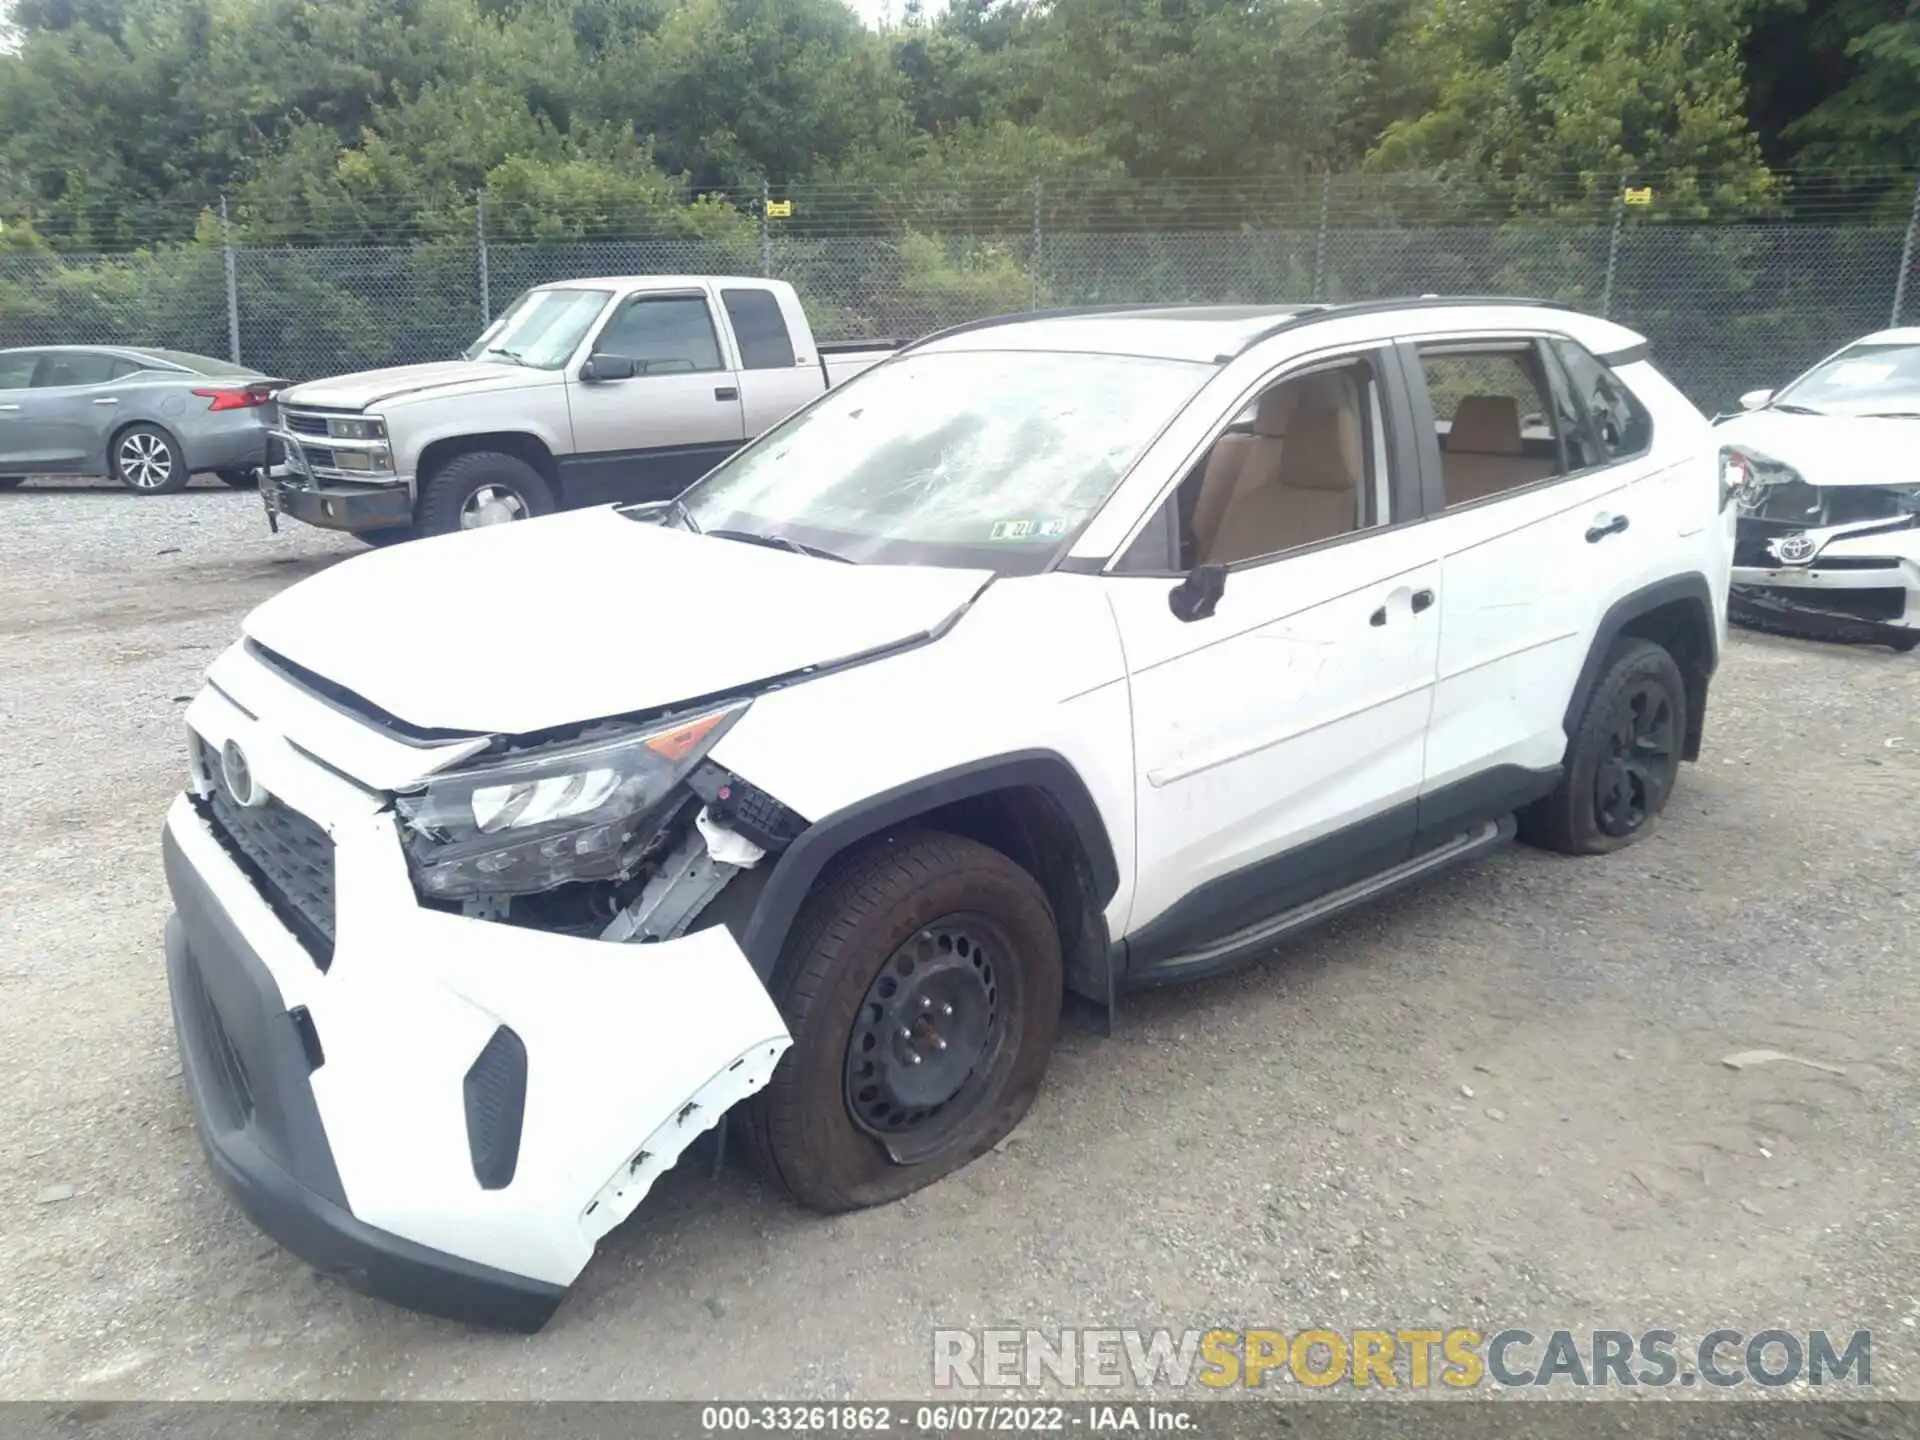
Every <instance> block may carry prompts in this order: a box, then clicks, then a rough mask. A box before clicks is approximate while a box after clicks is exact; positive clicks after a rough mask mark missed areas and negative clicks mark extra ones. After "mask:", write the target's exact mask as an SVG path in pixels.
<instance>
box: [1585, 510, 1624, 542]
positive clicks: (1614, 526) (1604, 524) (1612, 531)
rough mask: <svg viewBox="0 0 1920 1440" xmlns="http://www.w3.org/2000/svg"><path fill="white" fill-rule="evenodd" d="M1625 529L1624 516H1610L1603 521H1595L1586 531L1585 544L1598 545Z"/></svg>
mask: <svg viewBox="0 0 1920 1440" xmlns="http://www.w3.org/2000/svg"><path fill="white" fill-rule="evenodd" d="M1626 528H1627V517H1626V516H1624V515H1610V516H1608V517H1607V518H1606V519H1604V520H1596V521H1595V523H1594V524H1593V525H1592V526H1590V527H1589V528H1588V530H1587V543H1588V544H1589V545H1598V544H1599V543H1600V542H1601V541H1602V540H1604V539H1606V538H1607V536H1609V535H1618V534H1619V533H1620V532H1621V531H1623V530H1625V529H1626Z"/></svg>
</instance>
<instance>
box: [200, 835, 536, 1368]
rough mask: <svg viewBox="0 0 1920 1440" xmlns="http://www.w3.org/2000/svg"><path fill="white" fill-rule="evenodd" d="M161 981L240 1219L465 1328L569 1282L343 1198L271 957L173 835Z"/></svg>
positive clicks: (526, 1313) (352, 1282) (357, 1281)
mask: <svg viewBox="0 0 1920 1440" xmlns="http://www.w3.org/2000/svg"><path fill="white" fill-rule="evenodd" d="M162 848H163V851H164V854H165V858H166V869H167V883H168V885H169V887H170V888H171V889H172V891H173V902H174V914H173V915H172V916H171V917H170V918H169V919H168V921H167V942H166V943H167V983H168V988H169V990H170V991H171V994H172V999H173V1024H174V1034H175V1036H176V1038H177V1039H178V1040H179V1044H180V1065H181V1071H182V1074H183V1076H184V1077H185V1080H186V1086H187V1095H188V1098H189V1099H190V1100H191V1101H192V1103H193V1112H194V1120H195V1121H196V1128H197V1129H198V1130H199V1132H200V1143H201V1145H202V1147H203V1148H204V1149H205V1150H206V1153H207V1159H208V1161H209V1162H210V1163H211V1165H212V1167H213V1173H214V1177H215V1178H216V1179H217V1180H218V1181H219V1182H220V1186H221V1188H222V1189H224V1190H225V1191H226V1192H227V1194H228V1195H229V1196H230V1197H231V1198H232V1200H233V1202H234V1203H235V1204H236V1205H238V1206H239V1207H240V1209H241V1211H243V1212H244V1213H245V1214H246V1216H247V1218H248V1219H249V1220H251V1221H252V1222H253V1223H254V1224H255V1225H257V1226H259V1228H260V1229H261V1230H263V1231H265V1232H266V1233H267V1234H268V1235H270V1236H271V1237H272V1238H273V1239H275V1240H277V1241H278V1242H279V1243H280V1244H282V1245H284V1246H285V1247H286V1248H287V1249H288V1250H290V1251H292V1252H293V1253H294V1254H295V1255H298V1256H299V1257H300V1258H301V1259H302V1260H304V1261H306V1262H307V1263H308V1264H309V1265H311V1266H313V1267H314V1269H316V1270H318V1271H320V1272H321V1273H322V1274H326V1275H331V1276H333V1277H335V1278H337V1279H339V1280H340V1281H342V1282H343V1283H345V1284H346V1285H348V1286H350V1287H351V1288H352V1289H354V1290H357V1291H360V1292H361V1293H362V1294H366V1295H372V1296H374V1297H376V1298H377V1299H381V1300H386V1301H390V1302H391V1303H393V1304H396V1305H403V1306H405V1307H407V1308H408V1309H411V1310H420V1311H424V1312H425V1313H427V1314H429V1315H438V1316H442V1317H444V1318H446V1319H449V1320H459V1321H463V1322H465V1323H467V1324H472V1325H484V1326H489V1327H493V1328H497V1329H505V1330H517V1331H520V1332H522V1333H527V1334H530V1333H532V1332H533V1331H536V1330H538V1329H540V1328H541V1327H542V1326H543V1325H545V1324H546V1323H547V1321H548V1320H549V1319H551V1318H552V1316H553V1312H554V1311H555V1310H556V1309H557V1308H558V1307H559V1304H560V1301H561V1299H562V1298H563V1297H564V1296H565V1294H566V1290H565V1288H564V1287H563V1286H559V1285H553V1284H549V1283H547V1282H545V1281H541V1280H531V1279H528V1278H526V1277H525V1276H520V1275H514V1274H511V1273H509V1272H507V1271H504V1270H496V1269H494V1268H492V1267H491V1266H487V1265H480V1264H476V1263H474V1262H473V1261H470V1260H463V1259H461V1258H460V1257H459V1256H457V1255H448V1254H446V1253H444V1252H442V1251H438V1250H431V1249H429V1248H427V1247H426V1246H424V1245H418V1244H415V1243H414V1242H413V1241H411V1240H404V1239H402V1238H400V1237H399V1236H397V1235H391V1234H388V1233H387V1232H386V1231H384V1230H377V1229H375V1228H374V1227H373V1226H371V1225H368V1224H366V1223H364V1222H363V1221H361V1220H358V1219H356V1218H355V1217H354V1215H353V1213H352V1211H351V1210H349V1209H348V1208H347V1204H346V1200H345V1196H344V1193H343V1192H342V1190H341V1187H340V1179H339V1175H338V1172H337V1171H336V1169H335V1167H334V1160H333V1153H332V1149H331V1147H330V1146H329V1145H328V1144H327V1137H326V1131H325V1129H324V1128H323V1126H322V1124H321V1120H320V1112H319V1108H318V1106H317V1105H316V1104H315V1103H314V1099H313V1091H312V1086H311V1085H310V1083H309V1081H308V1078H307V1077H308V1075H309V1074H310V1066H311V1064H312V1061H311V1059H310V1055H311V1053H312V1052H311V1051H310V1049H309V1047H307V1046H306V1045H304V1044H303V1043H302V1036H301V1033H300V1028H299V1025H298V1023H297V1021H296V1020H295V1019H294V1018H293V1017H292V1016H290V1015H289V1014H288V1013H287V1010H286V1006H285V1005H284V1004H283V1003H282V1001H281V999H280V993H279V988H278V987H277V986H276V985H275V984H274V982H273V977H272V975H271V973H270V972H269V971H268V970H267V967H266V964H265V962H263V961H262V960H261V959H260V957H259V956H258V955H257V954H256V953H255V952H254V950H253V948H252V947H251V946H250V945H248V944H247V942H246V940H245V938H244V937H243V936H242V935H241V934H240V932H239V930H238V928H237V927H236V926H235V925H234V924H233V922H232V920H231V919H230V918H229V917H228V916H227V914H226V912H225V911H224V910H222V909H221V908H220V905H219V903H218V901H216V900H215V899H214V897H213V894H212V892H211V891H210V890H209V889H208V888H207V885H206V882H205V881H204V880H202V879H201V878H200V876H199V874H198V873H197V872H196V871H195V870H194V869H193V867H192V866H191V865H189V864H187V862H186V858H185V857H184V856H183V855H182V854H181V853H180V849H179V844H178V842H177V841H176V840H175V839H174V837H173V835H172V833H171V832H168V833H167V834H166V835H165V836H164V838H163V841H162Z"/></svg>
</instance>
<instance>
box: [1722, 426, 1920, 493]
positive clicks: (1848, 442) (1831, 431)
mask: <svg viewBox="0 0 1920 1440" xmlns="http://www.w3.org/2000/svg"><path fill="white" fill-rule="evenodd" d="M1714 435H1715V437H1716V438H1717V439H1718V440H1719V442H1720V443H1721V444H1723V445H1724V444H1728V443H1734V444H1739V445H1746V446H1750V447H1751V448H1752V449H1754V450H1756V451H1758V452H1759V453H1760V454H1762V455H1764V456H1767V457H1768V458H1769V459H1773V460H1778V461H1779V462H1780V463H1781V464H1783V465H1791V466H1792V467H1793V468H1794V469H1795V470H1797V471H1799V472H1800V476H1801V478H1802V479H1804V480H1805V481H1806V482H1807V483H1808V484H1809V485H1915V484H1920V420H1873V419H1867V418H1864V417H1861V416H1851V415H1794V414H1790V413H1788V412H1786V411H1784V410H1752V411H1749V412H1747V413H1746V414H1743V415H1736V416H1734V417H1733V418H1732V419H1730V420H1723V421H1721V422H1720V423H1719V424H1718V425H1716V426H1715V427H1714Z"/></svg>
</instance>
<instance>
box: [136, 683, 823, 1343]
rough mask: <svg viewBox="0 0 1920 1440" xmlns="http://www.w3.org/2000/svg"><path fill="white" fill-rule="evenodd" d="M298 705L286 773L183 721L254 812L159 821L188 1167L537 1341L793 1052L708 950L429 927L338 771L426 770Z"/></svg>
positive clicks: (383, 1276) (344, 1266)
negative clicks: (646, 1201) (567, 1299)
mask: <svg viewBox="0 0 1920 1440" xmlns="http://www.w3.org/2000/svg"><path fill="white" fill-rule="evenodd" d="M223 670H224V671H225V672H227V673H228V675H229V677H230V678H231V679H233V680H239V681H242V682H244V683H245V685H246V686H250V687H251V690H250V692H247V700H248V703H249V705H251V706H258V705H259V704H260V702H261V699H262V698H265V699H266V700H267V701H269V702H276V701H278V702H287V701H288V695H287V694H286V693H285V692H284V687H282V686H281V685H280V684H279V683H278V682H272V681H270V680H269V679H268V678H267V677H266V676H265V673H264V672H263V671H261V670H259V669H258V668H257V667H255V668H254V669H253V670H252V671H251V673H249V671H248V667H247V662H246V661H245V659H244V657H240V656H234V655H230V656H229V657H224V658H223V661H222V662H221V663H220V664H217V665H216V666H215V669H214V676H215V679H216V685H217V683H218V681H219V679H220V677H221V675H222V673H223ZM238 693H242V692H241V690H240V687H236V694H238ZM301 703H304V704H305V705H306V706H307V707H308V708H307V712H306V713H305V714H303V715H302V716H301V726H300V730H299V733H300V735H301V739H302V740H303V741H304V742H305V746H302V745H299V744H295V743H291V742H290V741H289V739H288V738H287V736H286V734H285V733H284V729H283V727H282V726H281V725H280V724H278V723H276V722H270V721H268V720H265V719H262V718H260V716H259V715H258V714H256V713H255V712H254V711H253V710H252V709H249V708H243V707H242V705H241V704H240V703H236V700H235V699H230V698H229V696H228V695H227V694H225V693H223V692H222V691H221V689H219V688H216V687H215V686H210V687H209V688H208V689H207V690H206V691H204V692H203V693H202V694H201V695H200V696H199V697H198V698H197V699H196V700H195V702H194V703H193V705H192V706H191V707H190V708H189V710H188V712H187V723H188V726H189V728H190V729H191V730H192V731H193V732H194V734H195V735H196V736H197V737H198V739H199V740H200V741H201V743H202V744H203V745H204V747H205V749H204V750H203V751H202V752H201V753H202V754H204V755H208V756H213V757H217V756H219V755H220V754H221V753H222V750H223V748H224V747H225V746H226V745H227V742H229V741H235V742H238V744H239V745H240V746H241V747H242V749H243V752H244V756H245V763H246V767H247V771H248V776H247V778H248V780H249V781H250V782H251V783H252V784H253V785H254V786H255V787H257V788H256V792H255V793H256V794H257V795H258V797H259V798H258V799H257V800H256V802H255V803H254V804H253V805H251V806H245V807H237V806H235V805H234V803H233V795H232V792H231V787H228V788H226V789H224V790H223V789H220V788H218V787H216V785H215V784H214V782H213V780H212V777H211V776H207V775H203V776H199V777H197V778H196V782H195V788H194V792H193V793H189V794H185V795H182V796H180V797H179V798H178V799H177V800H176V801H175V802H174V804H173V806H172V809H171V810H170V811H169V813H168V816H167V821H166V830H165V836H164V848H165V853H166V861H167V873H168V880H169V884H170V886H171V888H172V890H173V894H174V904H175V915H174V917H173V919H172V920H171V921H170V923H169V926H168V936H167V940H168V945H167V950H168V969H169V977H170V983H171V986H172V990H173V1000H174V1011H175V1024H176V1029H177V1031H178V1035H179V1040H180V1046H181V1052H182V1056H183V1069H184V1072H185V1074H186V1077H187V1084H188V1090H189V1093H190V1095H191V1097H192V1099H193V1101H194V1108H195V1111H196V1117H197V1119H198V1122H199V1129H200V1132H201V1138H202V1141H203V1143H204V1145H205V1147H206V1149H207V1151H208V1154H209V1157H210V1159H211V1160H212V1162H213V1168H214V1170H215V1173H216V1175H217V1176H218V1177H219V1178H220V1180H221V1181H222V1183H223V1185H224V1186H225V1188H226V1189H227V1190H228V1191H229V1193H230V1194H232V1195H233V1197H234V1198H235V1200H236V1201H237V1202H238V1203H239V1204H240V1206H241V1207H242V1208H243V1209H244V1210H246V1211H247V1213H248V1214H249V1215H250V1216H251V1217H252V1218H253V1219H254V1220H255V1222H256V1223H257V1224H259V1225H260V1226H261V1227H262V1228H263V1229H265V1230H267V1231H268V1232H269V1233H270V1234H272V1235H274V1237H275V1238H276V1239H279V1240H280V1241H281V1242H282V1243H283V1244H285V1245H286V1246H287V1247H288V1248H289V1249H291V1250H293V1251H294V1252H295V1253H297V1254H300V1255H301V1256H302V1257H303V1258H305V1259H307V1260H308V1261H309V1262H310V1263H312V1264H314V1265H315V1266H316V1267H317V1268H320V1269H322V1270H324V1271H327V1272H329V1273H332V1274H336V1275H339V1276H341V1277H343V1278H344V1279H346V1280H347V1281H348V1282H349V1283H351V1284H354V1285H355V1286H356V1287H357V1288H360V1289H363V1290H366V1291H368V1292H370V1293H374V1294H377V1295H380V1296H382V1297H383V1298H387V1299H390V1300H394V1301H396V1302H398V1303H401V1304H405V1305H410V1306H413V1307H414V1308H418V1309H424V1310H428V1311H432V1312H434V1313H439V1314H445V1315H449V1316H452V1317H455V1318H459V1319H463V1320H467V1321H470V1322H477V1323H489V1324H496V1325H503V1326H508V1327H511V1328H516V1329H523V1330H531V1329H537V1328H539V1326H540V1325H542V1324H544V1323H545V1321H546V1319H547V1318H548V1317H549V1316H550V1314H551V1313H552V1311H553V1309H554V1307H555V1306H557V1305H558V1303H559V1301H560V1298H561V1296H562V1295H563V1294H564V1292H565V1289H566V1287H567V1286H568V1285H569V1284H570V1283H571V1282H572V1281H573V1279H574V1278H575V1277H576V1276H577V1275H578V1274H579V1272H580V1271H581V1269H582V1268H583V1267H584V1266H585V1264H586V1263H587V1261H588V1259H589V1258H590V1257H591V1255H592V1253H593V1250H594V1246H595V1244H596V1242H597V1241H598V1240H599V1239H600V1237H601V1236H603V1235H604V1234H606V1233H607V1231H609V1230H610V1229H612V1228H613V1227H614V1226H615V1225H617V1224H618V1223H619V1222H620V1221H621V1220H622V1219H624V1218H625V1217H626V1216H627V1215H629V1214H630V1213H631V1212H632V1211H633V1209H634V1208H635V1206H637V1205H638V1204H639V1202H640V1201H641V1199H642V1198H644V1196H645V1195H646V1193H647V1191H648V1189H649V1188H650V1187H651V1185H652V1184H653V1182H654V1180H655V1179H657V1178H658V1176H659V1175H660V1174H661V1172H662V1171H664V1170H666V1169H668V1168H670V1167H671V1166H672V1165H673V1164H674V1162H675V1161H676V1160H677V1159H678V1158H679V1156H680V1155H681V1154H682V1153H683V1152H684V1151H685V1150H686V1148H687V1146H688V1145H689V1144H690V1143H691V1142H692V1141H693V1140H694V1139H695V1138H696V1137H697V1136H698V1135H700V1134H701V1133H702V1132H704V1131H706V1130H708V1129H710V1128H711V1127H712V1126H713V1125H714V1124H715V1123H716V1122H717V1121H718V1119H719V1118H720V1116H721V1115H723V1114H724V1113H725V1112H726V1110H727V1109H728V1107H730V1106H731V1105H733V1104H735V1103H736V1102H737V1101H739V1100H741V1099H743V1098H745V1097H746V1096H748V1095H750V1094H752V1093H753V1092H754V1091H755V1090H757V1089H759V1088H760V1087H761V1086H763V1085H764V1084H765V1083H766V1082H767V1079H768V1077H769V1076H770V1075H771V1074H772V1072H773V1068H774V1066H775V1064H776V1063H777V1062H778V1060H779V1058H780V1056H781V1054H782V1053H783V1052H784V1051H785V1049H786V1048H787V1046H788V1044H789V1043H790V1038H789V1036H788V1033H787V1030H786V1027H785V1025H784V1024H783V1022H782V1020H781V1018H780V1015H779V1012H778V1010H777V1009H776V1008H775V1006H774V1004H773V1002H772V1000H771V999H770V998H769V996H768V994H767V992H766V989H765V987H764V986H763V985H762V984H761V982H760V980H759V978H758V976H757V975H756V974H755V973H754V971H753V968H752V967H751V966H750V965H749V963H748V961H747V959H746V957H745V956H744V955H743V954H742V952H741V950H740V949H739V947H738V946H737V945H736V944H735V943H734V941H733V939H732V936H731V935H730V933H729V932H728V931H727V930H726V929H725V928H724V927H721V926H713V927H710V928H708V929H704V930H698V931H695V932H693V933H690V934H686V935H684V936H682V937H680V938H677V939H672V940H666V941H661V942H659V943H653V944H647V945H622V944H614V943H610V942H606V941H602V940H595V939H584V938H578V937H575V936H570V935H562V934H554V933H547V932H543V931H539V930H534V929H530V928H526V927H524V926H518V925H511V924H505V923H496V922H494V921H490V920H483V919H476V918H469V917H468V916H465V915H462V914H456V913H450V912H448V911H446V910H440V909H433V908H428V907H426V906H423V905H422V904H421V903H420V901H419V900H418V898H417V896H416V893H415V891H414V888H413V885H412V883H411V879H410V876H409V873H408V868H407V863H406V859H405V855H404V853H403V849H402V845H401V841H400V838H399V836H398V834H397V832H396V828H395V820H394V815H393V812H392V810H391V807H390V804H389V802H388V799H387V797H386V796H385V795H384V794H383V793H382V791H381V790H378V789H375V788H371V786H368V787H363V785H362V784H360V783H356V782H355V781H353V780H349V779H347V778H345V775H344V774H343V773H342V769H341V768H340V767H339V765H338V763H337V762H338V761H339V760H340V758H341V756H342V755H343V754H346V753H347V752H348V750H349V748H350V747H349V746H348V745H347V743H346V742H347V741H348V740H351V741H352V745H353V746H354V747H358V753H356V754H354V756H353V759H354V761H355V763H356V764H357V765H358V766H359V769H358V771H357V773H359V774H360V775H361V777H362V779H363V780H367V779H371V772H375V771H378V770H380V769H381V768H382V767H383V766H384V767H385V768H386V769H388V770H389V771H391V772H392V774H391V775H389V776H387V777H384V778H385V779H386V781H387V783H391V782H392V779H393V777H394V776H397V775H398V774H400V773H402V772H404V771H405V770H406V769H408V768H414V769H418V768H419V767H420V766H421V764H422V763H423V759H422V754H423V752H422V750H421V748H420V747H417V746H414V745H411V744H409V743H407V742H403V741H401V740H399V739H391V740H390V739H388V737H386V736H383V735H377V734H375V732H372V731H371V730H370V729H369V728H368V727H365V726H363V725H361V724H360V723H358V722H357V721H356V720H353V719H350V718H348V717H344V716H340V715H339V714H337V712H335V713H328V712H326V711H325V710H324V708H323V707H319V706H317V705H316V704H315V702H313V701H312V700H311V699H306V698H304V697H303V699H302V702H301ZM283 718H284V717H283ZM316 736H328V737H329V738H330V739H331V740H333V741H335V742H338V743H337V744H336V745H335V746H334V751H333V755H332V759H333V760H334V761H335V762H336V763H335V764H334V765H331V766H330V765H323V764H320V763H316V761H315V760H314V759H313V758H311V755H310V753H308V749H307V747H313V746H314V745H315V743H316ZM468 748H469V747H467V746H464V745H454V746H451V747H440V748H439V750H437V751H433V752H427V753H428V755H429V758H428V759H426V760H425V761H424V763H426V764H428V765H430V766H431V765H441V766H444V765H445V764H447V763H451V761H452V760H453V759H458V758H460V754H461V753H462V752H464V751H466V750H467V749H468ZM372 783H373V784H379V783H381V781H379V780H374V781H373V782H372ZM243 798H252V797H250V796H248V797H243ZM223 806H224V807H226V809H225V810H224V811H223V810H222V809H221V808H220V807H223ZM236 812H238V813H236ZM236 827H240V828H245V827H251V828H248V829H247V836H248V842H249V843H248V844H245V845H241V844H236V843H235V838H234V835H235V830H236ZM275 847H277V848H275ZM263 854H264V855H267V856H268V858H269V859H270V860H271V862H272V863H273V864H274V865H275V866H277V867H280V870H281V881H282V883H278V884H276V883H274V882H273V880H272V879H271V877H269V878H267V879H264V880H263V874H264V871H263V867H262V865H261V864H260V862H259V859H258V857H259V856H260V855H263ZM287 876H292V877H294V880H293V882H292V883H286V877H287ZM328 931H330V933H325V932H328Z"/></svg>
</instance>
